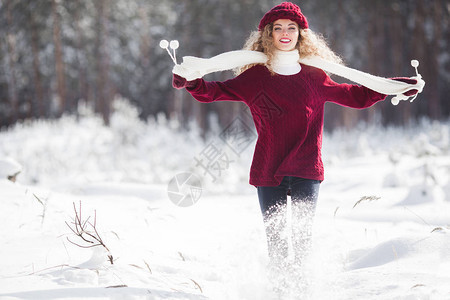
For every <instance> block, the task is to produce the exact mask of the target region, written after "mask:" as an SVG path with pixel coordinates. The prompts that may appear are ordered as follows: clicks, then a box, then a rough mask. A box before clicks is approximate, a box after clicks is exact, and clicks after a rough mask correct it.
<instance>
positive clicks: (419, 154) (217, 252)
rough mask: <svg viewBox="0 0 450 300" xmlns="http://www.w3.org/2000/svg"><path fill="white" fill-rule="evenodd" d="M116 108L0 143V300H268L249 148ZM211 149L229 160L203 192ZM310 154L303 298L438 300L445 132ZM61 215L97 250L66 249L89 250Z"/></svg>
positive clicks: (337, 137) (447, 210) (442, 274)
mask: <svg viewBox="0 0 450 300" xmlns="http://www.w3.org/2000/svg"><path fill="white" fill-rule="evenodd" d="M116 105H117V106H118V107H116V109H118V112H117V113H115V115H114V116H113V118H112V125H111V127H110V128H107V127H104V126H102V125H101V120H100V118H97V117H95V116H93V115H92V114H90V113H89V111H84V113H83V114H82V116H81V118H80V120H79V121H76V120H75V118H73V117H64V118H62V119H61V120H57V121H53V122H50V121H37V122H31V123H27V124H20V125H17V126H16V127H14V128H12V129H10V130H8V131H3V132H0V158H2V157H9V158H13V159H14V160H16V161H17V162H19V163H20V164H21V165H22V172H21V173H20V174H19V175H18V177H17V182H16V183H13V182H11V181H8V180H6V179H4V178H1V179H0V208H1V209H0V220H1V221H0V222H1V226H0V244H1V247H0V258H1V259H0V299H2V300H3V299H30V300H31V299H33V300H35V299H248V300H254V299H271V295H272V289H271V287H270V278H268V277H267V275H266V274H267V273H266V264H267V254H266V243H265V235H264V231H263V224H262V220H261V216H260V212H259V207H258V201H257V197H256V193H255V189H254V187H251V186H249V185H248V184H247V182H248V177H247V176H248V168H249V164H250V160H251V156H252V151H253V145H249V146H248V147H247V148H246V149H245V151H243V152H241V153H239V155H237V154H236V153H233V151H230V149H228V148H227V147H226V145H225V144H224V143H223V141H222V140H221V139H220V130H218V131H217V132H216V133H212V134H210V135H209V136H208V137H207V138H206V140H205V141H203V140H202V139H201V138H200V137H199V134H198V131H197V130H195V128H193V129H192V130H190V131H189V132H180V131H179V130H177V124H176V123H174V122H167V121H165V120H164V119H163V118H159V120H158V121H153V122H148V123H143V122H140V121H138V119H137V117H136V116H137V111H136V110H135V109H133V108H132V107H129V106H127V105H125V104H124V102H117V103H116ZM250 141H252V140H250ZM253 142H254V141H253ZM211 145H215V146H216V148H218V149H220V150H222V153H226V157H227V159H228V160H227V165H226V167H227V168H226V169H224V170H223V172H222V173H221V174H216V175H217V176H216V178H215V179H214V178H213V177H212V176H211V174H209V173H207V172H204V170H202V169H201V168H200V167H199V165H198V163H196V162H197V160H196V159H195V158H199V157H200V156H201V155H202V154H204V152H205V150H206V149H210V147H211ZM323 155H324V161H325V164H326V166H325V167H326V180H325V181H324V182H323V183H322V185H321V190H320V196H319V203H318V206H317V213H316V218H315V224H314V235H313V236H314V241H313V251H312V254H311V257H310V260H309V264H308V266H309V267H308V274H309V277H310V278H309V279H310V290H309V292H308V293H309V298H310V299H402V300H413V299H450V228H449V227H448V226H449V225H450V129H449V123H448V122H445V123H430V122H422V123H421V124H418V125H415V126H412V127H411V128H407V129H395V128H388V129H383V128H377V127H371V126H359V127H358V128H355V129H353V130H351V131H345V130H339V131H335V132H334V133H333V134H326V136H325V138H324V154H323ZM180 172H192V173H195V174H197V175H198V176H199V177H200V178H202V190H201V194H200V195H198V199H197V200H198V202H196V203H195V204H194V205H192V206H190V207H179V206H176V205H174V204H173V203H172V202H171V201H170V200H169V195H168V183H169V182H170V180H171V179H172V178H173V177H174V176H175V175H176V174H178V173H180ZM74 205H75V208H76V209H77V211H78V212H79V211H80V205H81V219H82V220H86V219H87V218H88V217H89V216H90V218H89V221H90V223H91V224H93V223H94V220H95V225H96V229H97V231H98V234H99V236H100V237H101V238H102V241H103V242H104V244H105V245H106V246H107V247H108V249H109V252H107V251H106V250H105V248H103V247H101V246H100V247H95V248H81V247H79V246H77V245H75V244H73V243H71V242H70V241H72V242H74V243H77V244H79V245H87V243H84V242H83V241H81V240H80V239H79V237H77V236H75V235H74V234H73V233H72V232H71V229H70V228H69V226H68V225H67V224H66V222H67V223H68V224H69V225H72V226H73V224H72V222H73V221H74V217H75V212H74ZM86 224H89V223H86ZM108 255H112V257H113V260H114V264H111V263H110V261H109V260H108ZM292 299H298V298H296V297H295V295H294V296H293V297H292Z"/></svg>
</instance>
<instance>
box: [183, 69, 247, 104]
mask: <svg viewBox="0 0 450 300" xmlns="http://www.w3.org/2000/svg"><path fill="white" fill-rule="evenodd" d="M251 71H252V70H251V69H249V70H247V71H245V72H244V73H242V74H240V75H239V76H237V77H235V78H233V79H230V80H227V81H223V82H221V81H206V80H204V79H203V78H200V79H197V80H196V82H195V85H194V86H192V87H188V88H186V90H187V91H188V92H189V93H190V94H191V95H192V96H193V97H194V98H195V99H196V100H198V101H200V102H205V103H208V102H213V101H243V102H247V100H248V99H249V93H251V88H250V87H251V86H252V85H253V84H252V83H254V78H253V80H252V74H253V73H255V72H251ZM253 77H254V76H253Z"/></svg>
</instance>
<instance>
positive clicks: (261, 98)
mask: <svg viewBox="0 0 450 300" xmlns="http://www.w3.org/2000/svg"><path fill="white" fill-rule="evenodd" d="M245 49H246V50H252V51H253V52H252V53H249V52H250V51H248V52H244V51H243V52H241V53H242V55H244V56H245V54H246V53H249V55H250V54H251V55H252V58H251V59H248V60H245V59H244V62H249V61H250V62H254V63H247V64H245V65H243V66H241V67H240V68H239V70H238V76H237V77H235V78H233V79H231V80H228V81H225V82H207V81H205V80H203V79H202V78H199V77H201V76H202V75H203V74H204V73H207V72H208V71H205V72H202V71H201V70H202V67H199V66H198V65H200V64H202V63H203V60H198V61H197V62H196V63H192V64H189V58H185V62H184V63H183V64H181V65H176V66H175V68H174V70H173V72H174V77H173V86H174V87H175V88H178V89H179V88H186V90H187V91H188V92H189V93H190V94H191V95H192V96H193V97H194V98H195V99H197V100H198V101H200V102H213V101H242V102H244V103H245V104H246V105H248V106H249V108H250V111H251V113H252V116H253V120H254V123H255V127H256V130H257V133H258V140H257V143H256V147H255V152H254V157H253V162H252V166H251V171H250V184H252V185H254V186H256V187H257V191H258V198H259V203H260V207H261V211H262V214H263V219H264V223H265V225H266V233H267V241H268V250H269V256H270V259H271V262H272V265H273V266H275V267H278V268H280V269H285V268H286V267H287V266H295V267H300V266H301V263H302V260H303V258H304V257H303V256H304V254H305V253H306V252H307V250H308V248H309V244H310V243H309V240H310V235H311V226H312V219H313V215H314V209H315V204H316V201H317V197H318V191H319V185H320V182H321V181H323V179H324V169H323V163H322V160H321V146H322V128H323V116H324V104H325V102H327V101H329V102H334V103H337V104H340V105H343V106H347V107H352V108H360V109H361V108H366V107H370V106H372V105H373V104H375V103H376V102H378V101H382V100H384V99H385V98H386V95H385V94H382V93H379V92H375V91H373V90H371V89H369V88H367V87H364V86H359V85H351V84H338V83H336V82H334V81H332V80H331V79H330V77H329V76H328V75H327V74H326V73H325V72H324V71H323V70H321V69H320V68H316V67H312V66H309V65H306V64H300V63H299V59H300V58H308V57H320V58H323V59H326V60H327V61H332V62H335V63H340V59H339V58H338V56H337V55H336V54H334V53H333V51H331V50H330V49H329V47H328V46H327V45H326V43H325V42H324V40H323V39H321V38H320V37H318V36H317V35H316V34H314V33H313V32H312V31H311V30H310V29H309V28H308V22H307V19H306V18H305V16H304V15H303V14H302V12H301V10H300V8H299V7H298V6H297V5H295V4H292V3H290V2H284V3H282V4H280V5H277V6H275V7H274V8H272V9H271V10H270V11H268V12H267V13H266V14H265V15H264V17H263V18H262V19H261V21H260V24H259V26H258V31H257V32H254V33H252V34H251V36H250V38H249V39H248V41H247V43H246V46H245ZM254 52H256V53H254ZM258 55H259V56H258ZM229 57H233V58H235V60H236V62H235V63H229V64H230V66H231V65H233V66H235V65H239V64H241V63H242V61H241V59H242V57H241V56H239V57H236V55H232V53H231V54H230V55H229ZM260 57H261V59H260ZM224 61H225V60H224V59H222V60H221V62H220V63H218V61H217V60H212V59H211V60H209V61H206V63H208V62H210V63H211V64H214V63H215V64H216V65H217V68H216V69H215V70H223V69H226V67H223V65H222V63H224ZM195 65H197V69H195V68H196V66H195ZM205 69H206V67H205ZM213 69H214V68H213ZM194 78H196V79H194ZM398 80H400V81H404V82H407V83H411V84H414V83H417V81H416V80H414V79H405V78H399V79H398ZM391 81H392V80H391ZM417 90H418V88H417V87H415V89H412V88H411V87H410V89H409V90H408V91H406V92H405V94H406V95H407V96H410V95H413V94H416V93H417ZM288 195H290V197H291V202H292V209H291V210H290V212H291V218H292V222H291V224H292V226H291V227H289V228H286V224H287V222H286V206H287V200H288V198H287V196H288ZM286 229H287V230H286ZM289 235H290V237H289ZM289 238H290V239H291V242H292V245H293V247H292V250H293V251H291V253H292V254H293V255H291V256H289V251H288V248H289V247H288V245H289V243H288V241H289ZM292 256H293V258H294V259H293V260H291V259H289V257H292Z"/></svg>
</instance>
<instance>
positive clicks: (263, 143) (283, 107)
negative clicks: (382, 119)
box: [187, 65, 386, 186]
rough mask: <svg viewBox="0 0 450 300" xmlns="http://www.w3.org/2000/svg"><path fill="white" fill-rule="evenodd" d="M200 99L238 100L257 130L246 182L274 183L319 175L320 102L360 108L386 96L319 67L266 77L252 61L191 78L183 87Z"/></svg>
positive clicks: (320, 178)
mask: <svg viewBox="0 0 450 300" xmlns="http://www.w3.org/2000/svg"><path fill="white" fill-rule="evenodd" d="M187 90H188V91H189V93H191V95H192V96H193V97H194V98H195V99H197V100H198V101H200V102H212V101H242V102H244V103H245V104H247V105H248V107H249V108H250V111H251V113H252V116H253V121H254V123H255V126H256V130H257V132H258V141H257V143H256V147H255V153H254V155H253V162H252V166H251V170H250V184H252V185H255V186H277V185H279V184H280V182H281V180H282V179H283V177H284V176H295V177H301V178H307V179H316V180H320V181H322V180H323V179H324V169H323V163H322V158H321V148H322V131H323V114H324V104H325V102H326V101H330V102H334V103H337V104H340V105H343V106H347V107H353V108H366V107H369V106H372V105H373V104H374V103H376V102H377V101H380V100H384V99H385V98H386V95H383V94H380V93H377V92H375V91H372V90H370V89H368V88H366V87H363V86H358V85H351V84H338V83H336V82H334V81H332V80H331V79H330V77H329V76H328V75H327V74H326V73H325V72H323V71H322V70H320V69H317V68H314V67H310V66H307V65H302V70H301V71H300V72H299V73H297V74H295V75H278V74H276V75H273V76H272V75H271V74H270V72H269V70H268V69H267V68H266V67H265V66H263V65H256V66H254V67H252V68H250V69H248V70H247V71H245V72H243V73H242V74H240V75H239V76H237V77H235V78H233V79H230V80H227V81H225V82H215V81H214V82H208V81H205V80H203V79H197V80H196V82H195V86H193V87H189V88H187Z"/></svg>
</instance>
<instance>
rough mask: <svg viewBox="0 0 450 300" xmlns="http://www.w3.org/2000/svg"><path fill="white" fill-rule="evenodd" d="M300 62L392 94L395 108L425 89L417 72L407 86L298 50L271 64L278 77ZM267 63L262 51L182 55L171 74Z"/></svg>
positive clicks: (280, 53) (193, 75)
mask: <svg viewBox="0 0 450 300" xmlns="http://www.w3.org/2000/svg"><path fill="white" fill-rule="evenodd" d="M299 62H300V63H302V64H305V65H308V66H312V67H316V68H320V69H322V70H324V71H326V72H329V73H333V74H336V75H338V76H341V77H344V78H346V79H349V80H351V81H353V82H356V83H358V84H361V85H363V86H365V87H368V88H369V89H371V90H374V91H376V92H379V93H382V94H386V95H395V97H394V98H393V99H392V100H391V101H392V103H393V104H394V105H396V104H398V102H399V101H400V100H409V99H410V97H408V96H405V95H403V93H405V92H407V91H410V90H414V89H415V90H418V93H421V92H422V91H423V87H424V86H425V81H423V80H422V76H421V75H420V74H419V73H417V69H416V73H417V76H414V77H411V79H416V80H417V83H416V84H408V83H405V82H401V81H397V80H392V79H388V78H384V77H379V76H374V75H371V74H368V73H365V72H362V71H359V70H355V69H352V68H349V67H346V66H343V65H340V64H336V63H334V62H331V61H327V60H325V59H323V58H320V57H317V56H315V57H307V58H299V54H298V51H297V50H293V51H288V52H283V51H277V52H276V54H275V57H274V60H273V63H272V69H273V71H274V72H275V73H278V74H281V75H294V74H297V73H298V72H300V71H301V66H300V64H299ZM266 63H267V56H266V55H265V54H264V53H262V52H258V51H249V50H237V51H230V52H225V53H222V54H219V55H217V56H214V57H211V58H198V57H194V56H185V57H183V62H182V63H181V64H179V65H178V64H177V65H175V67H174V68H173V73H174V74H177V75H179V76H181V77H184V78H186V80H188V81H191V80H194V79H197V78H201V77H203V76H204V75H206V74H209V73H213V72H218V71H225V70H231V69H235V68H238V67H242V66H245V65H249V64H266ZM416 96H417V95H415V96H412V97H411V98H412V99H411V100H410V101H413V100H414V99H415V97H416Z"/></svg>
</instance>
